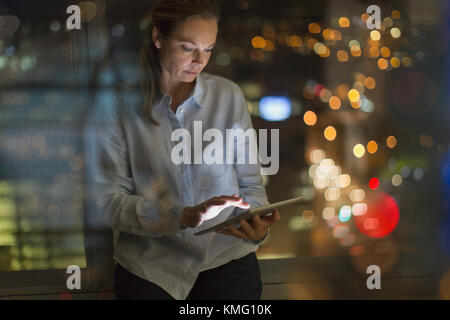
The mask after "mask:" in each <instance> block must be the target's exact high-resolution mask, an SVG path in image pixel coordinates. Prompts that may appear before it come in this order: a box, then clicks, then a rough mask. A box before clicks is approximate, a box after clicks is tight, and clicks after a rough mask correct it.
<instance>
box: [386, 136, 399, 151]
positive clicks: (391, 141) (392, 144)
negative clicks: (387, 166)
mask: <svg viewBox="0 0 450 320" xmlns="http://www.w3.org/2000/svg"><path fill="white" fill-rule="evenodd" d="M386 145H387V146H388V148H390V149H393V148H395V146H396V145H397V138H395V137H394V136H389V137H387V138H386Z"/></svg>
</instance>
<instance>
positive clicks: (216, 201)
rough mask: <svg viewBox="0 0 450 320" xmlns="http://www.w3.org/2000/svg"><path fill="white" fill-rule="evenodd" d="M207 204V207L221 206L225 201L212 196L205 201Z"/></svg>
mask: <svg viewBox="0 0 450 320" xmlns="http://www.w3.org/2000/svg"><path fill="white" fill-rule="evenodd" d="M206 202H207V204H208V207H211V206H221V205H224V204H226V203H227V201H226V200H225V199H220V198H212V199H210V200H208V201H206Z"/></svg>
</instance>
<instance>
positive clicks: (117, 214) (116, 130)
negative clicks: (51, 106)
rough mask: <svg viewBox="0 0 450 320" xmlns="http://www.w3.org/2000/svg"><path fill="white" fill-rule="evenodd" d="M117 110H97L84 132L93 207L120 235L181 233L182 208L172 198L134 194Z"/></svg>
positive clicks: (156, 235)
mask: <svg viewBox="0 0 450 320" xmlns="http://www.w3.org/2000/svg"><path fill="white" fill-rule="evenodd" d="M117 110H118V109H117V107H112V106H111V107H105V106H103V107H99V108H97V109H96V110H95V111H94V112H93V113H92V115H91V116H90V117H89V119H88V121H87V124H86V126H85V130H84V131H83V135H84V137H83V139H84V146H85V151H86V153H85V155H86V160H87V161H86V162H87V165H86V171H87V182H88V187H87V189H88V194H89V196H91V199H92V202H93V203H94V204H95V205H94V207H96V209H97V210H98V212H99V213H100V215H101V216H102V219H103V221H104V222H105V223H106V224H107V225H108V226H109V227H111V228H112V229H114V230H116V231H119V232H127V233H131V234H135V235H139V236H150V237H161V236H166V235H171V234H176V233H178V232H179V231H180V225H179V224H180V217H181V213H182V210H183V206H180V205H177V204H176V203H175V201H174V198H173V197H170V195H167V194H166V195H164V196H161V195H162V194H164V192H163V193H158V194H155V197H152V199H147V198H145V197H143V196H138V195H136V194H134V182H133V178H132V175H131V169H130V166H129V160H128V159H129V154H128V149H127V144H126V140H125V136H124V130H123V127H122V126H121V124H120V122H119V117H118V111H117ZM121 116H122V115H121ZM150 183H151V182H150ZM162 200H164V201H162ZM167 200H171V201H167Z"/></svg>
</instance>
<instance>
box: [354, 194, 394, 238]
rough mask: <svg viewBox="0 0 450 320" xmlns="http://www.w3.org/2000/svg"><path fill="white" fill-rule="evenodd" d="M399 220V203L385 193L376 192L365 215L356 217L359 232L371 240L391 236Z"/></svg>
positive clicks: (368, 204)
mask: <svg viewBox="0 0 450 320" xmlns="http://www.w3.org/2000/svg"><path fill="white" fill-rule="evenodd" d="M399 219H400V212H399V209H398V205H397V202H396V201H395V199H394V198H393V197H391V196H390V195H388V194H386V193H383V192H376V193H375V195H373V196H372V197H371V199H369V201H368V203H367V212H366V213H365V214H363V215H361V216H355V217H354V221H355V225H356V227H357V228H358V229H359V231H361V233H363V234H365V235H366V236H368V237H371V238H382V237H385V236H387V235H388V234H390V233H391V232H392V231H393V230H394V229H395V227H396V226H397V224H398V221H399Z"/></svg>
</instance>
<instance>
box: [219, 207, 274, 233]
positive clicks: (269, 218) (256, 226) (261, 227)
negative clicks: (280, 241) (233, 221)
mask: <svg viewBox="0 0 450 320" xmlns="http://www.w3.org/2000/svg"><path fill="white" fill-rule="evenodd" d="M280 219H281V216H280V213H279V212H278V210H277V209H275V210H274V211H273V212H272V213H271V214H270V215H265V216H263V217H260V216H258V215H254V216H253V218H252V220H251V221H250V222H248V221H247V220H245V219H241V220H239V224H240V225H241V227H240V228H236V227H235V226H233V225H229V226H228V227H225V228H224V229H218V230H216V232H218V233H222V234H226V235H230V236H234V237H238V238H241V239H247V240H253V241H258V240H261V239H262V238H264V236H265V235H266V234H267V231H268V230H269V227H270V226H271V225H272V224H273V223H274V222H275V221H278V220H280Z"/></svg>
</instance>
